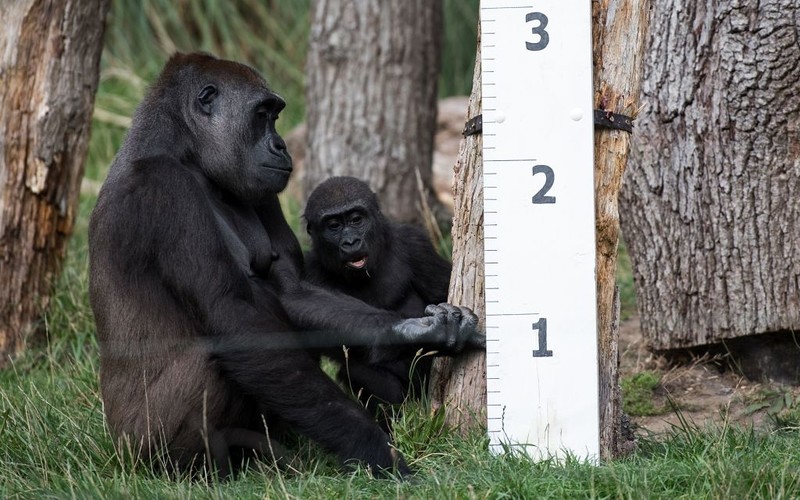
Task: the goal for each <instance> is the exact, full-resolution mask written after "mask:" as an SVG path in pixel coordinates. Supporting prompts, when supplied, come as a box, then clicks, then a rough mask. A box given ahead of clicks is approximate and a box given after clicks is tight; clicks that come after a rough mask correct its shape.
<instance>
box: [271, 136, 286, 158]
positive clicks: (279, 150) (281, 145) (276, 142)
mask: <svg viewBox="0 0 800 500" xmlns="http://www.w3.org/2000/svg"><path fill="white" fill-rule="evenodd" d="M269 151H270V152H271V153H272V154H274V155H277V156H284V155H285V154H286V143H285V142H284V141H283V138H282V137H281V136H279V135H273V136H272V137H270V138H269Z"/></svg>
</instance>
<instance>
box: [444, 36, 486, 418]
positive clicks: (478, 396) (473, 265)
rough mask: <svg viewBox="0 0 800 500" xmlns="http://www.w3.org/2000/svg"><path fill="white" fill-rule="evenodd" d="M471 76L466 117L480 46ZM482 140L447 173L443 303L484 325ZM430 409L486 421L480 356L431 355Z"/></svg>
mask: <svg viewBox="0 0 800 500" xmlns="http://www.w3.org/2000/svg"><path fill="white" fill-rule="evenodd" d="M478 29H479V31H478V54H477V57H476V58H475V73H474V75H473V78H472V95H471V96H470V98H469V110H468V112H467V117H469V118H472V117H473V116H477V115H479V114H481V59H480V57H481V50H480V26H479V27H478ZM482 146H483V139H482V137H481V135H480V134H476V135H471V136H468V137H466V138H464V139H462V141H461V145H460V146H459V150H458V159H457V160H456V164H455V167H454V170H455V172H454V176H453V201H454V207H453V212H454V213H455V217H454V218H453V229H452V236H453V272H452V274H451V275H450V294H449V298H448V299H449V301H450V302H451V303H453V304H458V305H461V306H466V307H469V308H471V309H472V310H473V311H475V314H477V315H478V317H479V318H481V325H480V328H484V322H483V321H484V319H485V312H486V309H485V307H484V306H485V302H484V296H485V295H484V294H485V290H484V267H483V148H482ZM431 400H432V401H433V404H434V407H435V408H436V407H440V406H442V405H444V407H445V410H446V414H445V419H446V421H447V423H448V424H449V425H451V426H453V427H455V428H457V429H459V430H461V431H462V432H464V433H466V432H468V431H470V430H472V429H475V428H480V427H485V425H486V354H485V353H484V352H470V353H466V354H464V355H462V356H459V357H456V358H443V357H442V358H437V359H436V361H435V362H434V365H433V372H432V377H431Z"/></svg>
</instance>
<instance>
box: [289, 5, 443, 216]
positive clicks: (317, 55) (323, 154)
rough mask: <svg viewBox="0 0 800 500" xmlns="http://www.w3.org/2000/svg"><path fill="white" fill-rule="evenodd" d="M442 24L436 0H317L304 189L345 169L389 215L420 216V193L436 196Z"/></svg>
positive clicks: (430, 199) (430, 202) (311, 47)
mask: <svg viewBox="0 0 800 500" xmlns="http://www.w3.org/2000/svg"><path fill="white" fill-rule="evenodd" d="M441 25H442V5H441V0H434V1H431V0H403V1H402V2H382V1H380V0H316V1H315V2H314V5H313V10H312V19H311V43H310V45H309V53H308V62H307V74H308V86H307V92H306V96H307V102H308V143H309V150H308V159H307V163H306V167H305V180H304V183H303V184H304V186H305V191H306V193H309V192H310V191H311V190H312V189H313V188H314V187H316V186H317V184H319V183H320V182H322V181H323V180H325V179H327V178H328V177H330V176H333V175H352V176H355V177H359V178H361V179H363V180H365V181H366V182H368V183H369V184H370V186H371V187H372V189H373V190H375V192H376V193H377V194H378V198H379V199H380V200H381V207H382V208H383V210H384V212H386V213H387V214H388V215H389V216H390V217H391V218H393V219H395V220H397V221H401V222H412V223H421V222H423V216H422V213H421V208H422V206H423V203H422V199H423V198H421V196H422V197H424V200H425V203H427V204H428V205H429V206H435V203H434V202H435V197H434V196H433V193H432V189H431V187H430V186H431V182H432V181H431V177H432V174H431V165H432V158H433V136H434V132H435V129H436V93H437V83H436V82H437V79H438V72H439V58H440V53H441V40H440V39H441ZM417 172H419V176H420V178H421V180H422V185H423V186H424V193H420V192H419V190H418V188H417ZM426 222H427V221H426Z"/></svg>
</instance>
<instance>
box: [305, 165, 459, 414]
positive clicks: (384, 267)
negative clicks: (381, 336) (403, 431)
mask: <svg viewBox="0 0 800 500" xmlns="http://www.w3.org/2000/svg"><path fill="white" fill-rule="evenodd" d="M304 217H305V219H306V223H307V226H306V229H307V231H308V234H309V235H310V236H311V250H310V251H309V252H308V254H307V256H306V272H307V276H308V279H309V280H310V281H312V282H314V283H317V284H319V285H321V286H324V287H326V288H330V289H332V290H338V291H341V292H343V293H346V294H348V295H351V296H353V297H356V298H358V299H360V300H363V301H364V302H367V303H368V304H371V305H373V306H375V307H378V308H381V309H388V310H391V311H396V312H398V313H400V314H402V315H403V316H404V317H407V318H413V317H416V316H421V315H423V314H424V312H425V308H426V307H427V306H428V304H436V303H439V302H444V301H446V300H447V292H448V287H449V284H450V270H451V266H450V263H449V262H447V261H446V260H445V259H443V258H442V257H440V256H439V255H438V254H437V253H436V251H435V249H434V248H433V245H432V244H431V241H430V239H429V238H428V236H427V235H426V234H425V232H424V231H423V230H422V229H421V228H419V227H416V226H412V225H408V224H397V223H393V222H391V221H389V220H387V219H386V217H384V215H383V213H382V212H381V209H380V205H379V203H378V198H377V196H376V195H375V193H374V192H373V191H372V190H371V189H370V188H369V186H368V185H367V184H366V183H365V182H363V181H361V180H359V179H357V178H355V177H331V178H330V179H327V180H326V181H324V182H322V183H321V184H320V185H319V186H317V187H316V188H315V189H314V191H313V192H312V193H311V195H310V196H309V197H308V202H307V204H306V209H305V213H304ZM426 347H428V348H432V349H438V351H439V354H446V353H448V352H450V351H449V350H443V349H442V348H441V346H425V345H422V344H419V345H414V344H409V345H406V346H404V347H403V348H399V347H398V346H390V347H386V346H371V347H364V346H354V347H352V348H350V349H348V351H347V358H346V359H345V356H344V355H343V353H342V350H341V349H339V350H338V351H336V352H331V353H330V354H329V356H331V357H333V358H334V359H336V360H337V361H339V362H340V364H341V365H342V366H341V368H340V370H339V373H338V376H339V379H340V380H341V381H342V382H344V383H347V384H349V385H350V387H351V389H352V390H353V392H355V393H356V394H357V395H358V396H359V399H360V400H361V401H362V403H364V404H365V405H366V407H367V408H368V410H369V411H370V412H371V413H373V414H376V415H379V411H378V407H379V405H378V403H390V404H397V403H402V402H403V401H404V399H405V398H406V397H408V396H409V395H411V396H417V397H418V396H420V395H421V393H422V391H423V390H424V382H425V381H426V379H427V377H428V375H429V373H430V368H431V357H430V356H423V357H422V358H419V357H417V353H418V352H419V350H420V349H423V350H424V349H425V348H426ZM387 349H388V350H391V351H392V353H393V354H394V355H395V356H398V359H393V360H391V361H379V360H381V359H382V358H383V359H385V358H386V355H387V354H389V353H384V352H382V351H384V350H387ZM402 351H404V353H403V352H402ZM382 421H383V423H385V424H386V425H385V427H386V428H388V427H389V425H388V423H389V422H388V420H386V418H384V419H382Z"/></svg>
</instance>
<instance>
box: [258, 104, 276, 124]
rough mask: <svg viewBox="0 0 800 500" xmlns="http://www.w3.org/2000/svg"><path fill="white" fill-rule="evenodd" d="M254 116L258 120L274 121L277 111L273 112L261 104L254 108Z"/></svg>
mask: <svg viewBox="0 0 800 500" xmlns="http://www.w3.org/2000/svg"><path fill="white" fill-rule="evenodd" d="M256 118H258V119H259V120H272V121H273V122H276V121H278V113H275V112H274V111H272V110H270V109H269V108H267V107H265V106H261V107H259V108H256Z"/></svg>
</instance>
